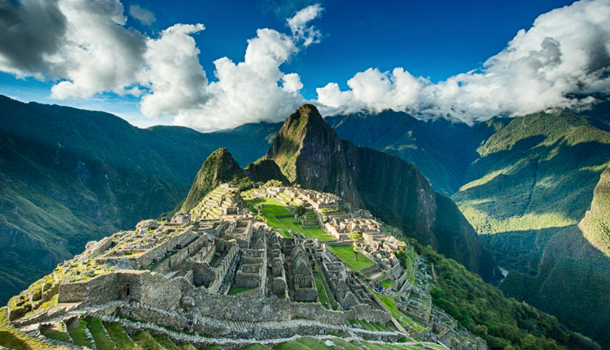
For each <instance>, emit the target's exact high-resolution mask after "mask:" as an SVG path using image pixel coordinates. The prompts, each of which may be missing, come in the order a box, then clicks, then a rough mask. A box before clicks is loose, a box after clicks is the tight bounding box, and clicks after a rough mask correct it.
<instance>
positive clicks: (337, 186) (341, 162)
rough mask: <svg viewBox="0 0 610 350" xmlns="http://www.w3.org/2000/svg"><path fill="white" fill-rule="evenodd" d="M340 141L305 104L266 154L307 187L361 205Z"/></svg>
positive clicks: (297, 181)
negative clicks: (334, 194) (336, 195)
mask: <svg viewBox="0 0 610 350" xmlns="http://www.w3.org/2000/svg"><path fill="white" fill-rule="evenodd" d="M341 146H342V143H341V139H340V138H339V137H338V136H337V133H335V131H334V130H333V129H332V128H331V127H330V126H329V125H328V124H327V123H326V122H325V121H324V119H323V118H322V116H321V115H320V113H319V112H318V110H317V109H316V107H315V106H313V105H303V106H301V107H300V108H299V109H297V110H296V111H295V112H294V113H293V114H291V115H290V117H288V119H286V121H285V122H284V125H283V126H282V128H281V129H280V132H279V133H278V135H277V136H276V137H275V139H274V140H273V143H272V144H271V147H269V150H268V151H267V158H268V159H272V160H274V161H275V162H276V163H277V165H278V166H279V167H280V169H281V170H282V172H283V173H284V175H285V176H286V177H287V178H288V180H290V181H291V182H293V183H298V184H301V186H303V187H304V188H309V189H313V190H316V191H323V192H329V193H336V194H338V195H339V196H341V197H342V198H343V199H345V200H347V201H348V202H350V203H352V204H355V205H360V204H361V201H360V197H359V195H358V191H356V186H355V183H354V179H353V177H352V176H351V173H350V171H349V170H348V169H347V165H346V160H345V157H343V154H342V150H341Z"/></svg>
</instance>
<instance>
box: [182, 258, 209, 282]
mask: <svg viewBox="0 0 610 350" xmlns="http://www.w3.org/2000/svg"><path fill="white" fill-rule="evenodd" d="M186 269H187V270H190V271H192V272H193V284H194V285H196V286H204V287H206V288H207V287H209V286H210V285H211V284H212V282H214V279H216V271H214V269H213V268H211V267H210V265H208V263H207V262H205V263H200V262H197V261H194V260H192V259H187V260H186Z"/></svg>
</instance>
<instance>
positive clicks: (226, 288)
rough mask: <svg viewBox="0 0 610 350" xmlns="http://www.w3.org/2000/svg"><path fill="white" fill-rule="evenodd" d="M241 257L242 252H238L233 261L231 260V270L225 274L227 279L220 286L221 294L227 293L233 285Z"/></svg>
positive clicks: (219, 291) (219, 292)
mask: <svg viewBox="0 0 610 350" xmlns="http://www.w3.org/2000/svg"><path fill="white" fill-rule="evenodd" d="M240 258H241V253H240V252H238V253H237V254H235V257H233V261H232V262H231V266H230V267H229V271H227V274H226V275H225V279H224V280H223V281H222V284H221V285H220V288H218V294H219V295H227V293H229V290H230V289H231V286H232V285H233V279H234V278H235V272H236V271H237V265H238V264H239V260H240Z"/></svg>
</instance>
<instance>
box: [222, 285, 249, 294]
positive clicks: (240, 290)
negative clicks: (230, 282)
mask: <svg viewBox="0 0 610 350" xmlns="http://www.w3.org/2000/svg"><path fill="white" fill-rule="evenodd" d="M252 289H254V288H249V287H235V286H232V287H231V289H230V290H229V293H227V295H235V294H239V293H243V292H248V291H251V290H252Z"/></svg>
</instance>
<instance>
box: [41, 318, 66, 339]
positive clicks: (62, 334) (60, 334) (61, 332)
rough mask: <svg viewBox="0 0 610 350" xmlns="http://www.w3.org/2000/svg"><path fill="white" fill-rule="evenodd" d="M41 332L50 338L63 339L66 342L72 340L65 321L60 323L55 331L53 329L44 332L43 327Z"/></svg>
mask: <svg viewBox="0 0 610 350" xmlns="http://www.w3.org/2000/svg"><path fill="white" fill-rule="evenodd" d="M40 333H41V334H43V335H44V336H45V337H47V338H49V339H55V340H59V341H63V342H66V343H69V342H70V336H69V335H68V333H67V331H66V329H65V326H64V324H63V323H59V329H58V330H55V331H52V332H49V333H46V332H44V330H43V329H42V327H41V329H40Z"/></svg>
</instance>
